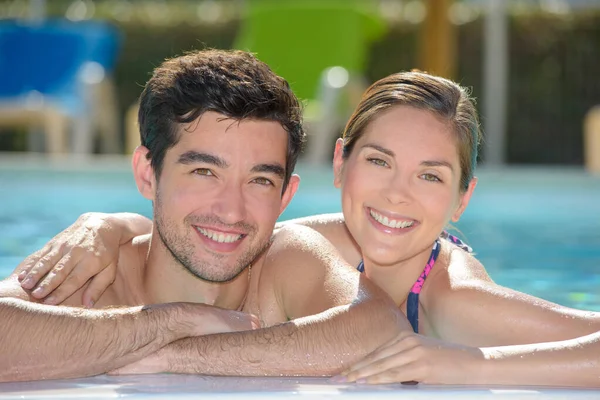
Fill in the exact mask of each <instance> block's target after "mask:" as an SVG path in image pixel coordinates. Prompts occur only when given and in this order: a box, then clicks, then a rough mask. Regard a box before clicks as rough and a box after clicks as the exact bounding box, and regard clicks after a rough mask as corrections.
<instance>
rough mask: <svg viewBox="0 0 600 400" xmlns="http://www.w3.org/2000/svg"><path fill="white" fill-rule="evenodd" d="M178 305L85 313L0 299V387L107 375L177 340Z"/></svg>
mask: <svg viewBox="0 0 600 400" xmlns="http://www.w3.org/2000/svg"><path fill="white" fill-rule="evenodd" d="M174 307H176V306H175V305H162V306H153V307H145V308H142V307H131V308H124V309H112V310H85V309H79V308H71V307H56V306H45V305H39V304H34V303H30V302H26V301H23V300H18V299H13V298H0V321H2V322H1V323H0V338H2V339H1V343H2V349H1V350H0V382H2V381H24V380H37V379H52V378H70V377H76V376H90V375H95V374H100V373H104V372H106V371H109V370H111V369H114V368H117V367H120V366H123V365H125V364H128V363H131V362H134V361H136V360H138V359H140V358H142V357H145V356H147V355H149V354H151V353H152V352H155V351H156V350H158V349H160V348H161V347H163V346H164V345H165V344H167V343H170V342H171V341H173V340H176V339H179V338H181V337H185V335H184V334H180V333H178V332H177V329H172V328H174V319H173V315H172V312H173V311H174V309H175V308H174Z"/></svg>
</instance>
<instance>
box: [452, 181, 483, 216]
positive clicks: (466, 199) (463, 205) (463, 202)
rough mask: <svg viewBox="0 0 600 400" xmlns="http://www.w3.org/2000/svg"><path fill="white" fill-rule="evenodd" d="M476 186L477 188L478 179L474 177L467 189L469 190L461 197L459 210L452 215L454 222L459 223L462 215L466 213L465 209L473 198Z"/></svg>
mask: <svg viewBox="0 0 600 400" xmlns="http://www.w3.org/2000/svg"><path fill="white" fill-rule="evenodd" d="M475 186H477V177H475V176H474V177H473V179H471V182H469V187H467V190H465V192H464V193H462V194H461V195H460V201H459V203H458V208H457V209H456V211H455V212H454V214H452V222H458V220H459V219H460V216H461V215H462V213H463V212H465V209H466V208H467V206H468V205H469V201H471V196H473V191H474V190H475Z"/></svg>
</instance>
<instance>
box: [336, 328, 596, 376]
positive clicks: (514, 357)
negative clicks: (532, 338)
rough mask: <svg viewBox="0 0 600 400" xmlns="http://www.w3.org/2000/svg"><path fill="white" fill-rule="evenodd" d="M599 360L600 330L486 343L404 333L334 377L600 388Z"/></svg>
mask: <svg viewBox="0 0 600 400" xmlns="http://www.w3.org/2000/svg"><path fill="white" fill-rule="evenodd" d="M599 360H600V332H595V333H593V334H590V335H586V336H583V337H580V338H577V339H570V340H564V341H558V342H550V343H536V344H526V345H516V346H503V347H484V348H476V347H470V346H463V345H455V344H452V343H448V342H443V341H440V340H436V339H432V338H428V337H425V336H422V335H417V334H414V333H411V332H402V333H400V334H399V335H398V337H397V338H395V339H394V340H392V341H390V342H388V343H387V344H385V345H383V346H381V347H380V348H379V349H377V350H376V351H374V352H373V353H371V354H369V355H368V356H367V357H365V358H364V359H363V360H361V361H360V362H358V363H356V364H355V365H353V366H352V367H351V368H349V369H348V370H346V371H344V372H343V373H342V374H341V375H339V376H337V377H334V378H333V380H334V381H337V382H354V381H361V382H365V383H372V384H375V383H393V382H409V381H413V382H421V383H429V384H451V385H515V386H517V385H518V386H529V385H540V386H581V387H600V363H599Z"/></svg>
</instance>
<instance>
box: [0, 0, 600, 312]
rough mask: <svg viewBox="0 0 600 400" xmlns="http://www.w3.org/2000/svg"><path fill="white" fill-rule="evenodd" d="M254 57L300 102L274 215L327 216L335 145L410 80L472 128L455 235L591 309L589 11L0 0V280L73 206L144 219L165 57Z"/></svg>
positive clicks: (442, 3)
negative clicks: (355, 112) (465, 107)
mask: <svg viewBox="0 0 600 400" xmlns="http://www.w3.org/2000/svg"><path fill="white" fill-rule="evenodd" d="M205 47H215V48H239V49H245V50H250V51H253V52H255V53H256V54H257V56H258V57H259V58H261V59H263V60H264V61H265V62H267V63H268V64H269V65H270V66H271V67H272V68H273V69H274V70H275V71H276V72H277V73H279V74H280V75H282V76H284V77H285V78H286V79H288V81H289V82H290V83H291V85H292V87H293V89H294V90H295V92H296V93H297V94H298V95H299V97H301V98H302V100H303V101H304V103H305V106H306V109H305V110H306V112H305V119H306V123H307V127H308V134H309V139H308V146H307V150H306V151H305V153H304V155H303V156H302V157H301V159H300V165H299V172H300V174H301V175H302V176H303V180H302V187H301V189H300V191H299V192H298V194H297V195H296V197H295V198H294V200H293V201H292V204H291V205H290V207H288V210H286V212H285V213H284V215H283V216H282V218H292V217H297V216H303V215H309V214H313V213H320V212H336V211H339V210H340V205H339V193H338V192H337V191H336V190H335V189H334V188H333V186H332V184H331V179H332V177H331V164H330V163H331V155H332V151H333V145H334V141H335V139H336V138H337V137H339V135H340V132H341V129H342V127H343V125H344V122H345V121H346V119H347V117H348V115H349V114H350V112H351V111H352V108H353V107H354V105H355V104H356V103H357V101H358V98H359V96H360V94H361V92H362V91H363V90H364V89H365V88H366V86H367V85H368V84H370V83H372V82H373V81H375V80H377V79H379V78H382V77H384V76H386V75H388V74H390V73H394V72H397V71H401V70H410V69H413V68H417V69H421V70H425V71H428V72H432V73H435V74H439V75H442V76H445V77H449V78H451V79H454V80H456V81H457V82H459V83H461V84H462V85H464V86H467V87H469V88H471V90H472V92H473V95H474V96H475V97H476V98H477V102H478V103H477V104H478V108H479V112H480V115H481V121H482V125H483V129H484V136H485V137H484V141H483V147H482V150H481V157H480V161H481V162H480V165H481V166H482V168H479V170H478V173H477V175H478V176H479V178H480V181H479V184H478V187H477V191H476V193H475V195H474V197H473V200H472V202H471V205H470V206H469V209H468V210H467V212H466V213H465V215H464V217H463V219H462V220H461V222H460V223H459V224H458V228H459V230H460V233H461V235H462V236H463V237H464V238H465V239H466V240H467V241H468V242H469V243H470V244H471V245H472V246H473V247H474V248H475V250H476V251H477V253H478V255H479V258H480V259H481V260H482V262H483V263H484V265H486V267H487V268H488V270H489V271H490V274H491V276H492V277H493V278H494V279H495V280H496V281H497V282H499V283H501V284H504V285H507V286H510V287H512V288H515V289H517V290H522V291H525V292H527V293H531V294H535V295H537V296H540V297H543V298H546V299H549V300H552V301H556V302H559V303H561V304H565V305H571V306H574V307H580V308H586V309H595V310H600V295H599V293H600V292H599V291H598V289H597V288H598V287H600V269H599V267H600V177H599V176H598V174H600V110H599V108H598V105H599V104H600V75H599V74H600V0H511V1H509V0H195V1H192V0H169V1H166V0H95V1H92V0H46V1H44V0H0V277H3V276H6V275H8V274H9V273H10V271H12V269H13V268H14V267H15V266H16V265H17V264H18V262H19V261H20V260H22V259H23V258H24V257H25V256H26V255H27V254H29V253H30V252H32V251H35V250H37V249H38V248H39V247H41V246H42V245H43V244H44V243H45V242H46V241H47V240H48V239H49V238H51V237H52V236H53V235H54V234H56V233H57V232H58V231H59V230H61V229H64V228H65V227H66V226H68V225H69V224H70V223H72V222H73V221H74V220H75V218H77V216H78V215H79V214H80V213H82V212H86V211H105V212H117V211H132V212H139V213H142V214H145V215H147V216H151V205H150V204H149V202H147V201H145V200H144V199H142V198H141V196H140V195H139V194H138V193H137V190H136V188H135V186H134V184H133V181H132V177H131V173H130V168H129V166H128V163H129V161H128V155H129V154H131V151H132V150H133V148H135V146H136V145H137V144H138V142H139V139H138V137H139V132H138V130H137V126H136V110H137V105H136V102H137V98H138V96H139V94H140V93H141V91H142V88H143V85H144V84H145V82H146V80H147V79H148V78H149V76H150V73H151V72H152V69H153V68H154V67H156V66H157V65H159V64H160V63H161V62H162V61H163V60H164V59H165V58H169V57H172V56H176V55H180V54H182V53H184V52H185V51H189V50H192V49H202V48H205Z"/></svg>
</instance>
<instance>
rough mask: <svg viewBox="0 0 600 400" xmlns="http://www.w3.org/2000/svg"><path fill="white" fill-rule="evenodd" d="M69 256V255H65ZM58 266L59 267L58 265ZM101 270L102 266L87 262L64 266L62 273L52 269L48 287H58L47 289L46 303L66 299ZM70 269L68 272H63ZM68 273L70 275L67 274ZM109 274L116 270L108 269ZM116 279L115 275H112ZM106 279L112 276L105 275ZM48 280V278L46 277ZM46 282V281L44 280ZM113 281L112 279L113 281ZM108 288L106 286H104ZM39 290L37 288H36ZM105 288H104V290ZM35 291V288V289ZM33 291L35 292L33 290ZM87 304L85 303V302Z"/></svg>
mask: <svg viewBox="0 0 600 400" xmlns="http://www.w3.org/2000/svg"><path fill="white" fill-rule="evenodd" d="M65 257H67V256H65ZM57 268H58V267H57ZM98 270H100V268H96V267H93V266H92V265H90V264H87V263H86V262H78V263H77V264H75V265H74V266H70V267H69V268H63V270H61V272H60V274H58V273H57V274H53V273H54V271H51V272H50V273H49V274H48V278H47V285H48V287H52V288H56V289H55V290H54V291H52V292H50V291H45V292H46V295H48V294H49V295H48V297H46V298H45V299H44V301H43V302H44V304H50V305H56V304H60V303H62V302H63V301H65V300H66V299H67V298H68V297H69V296H71V295H72V294H73V293H75V292H76V291H78V290H79V289H81V288H82V287H83V285H85V284H86V282H87V281H88V280H89V279H90V278H91V277H93V276H94V274H95V273H96V271H98ZM62 271H68V272H64V273H63V272H62ZM104 271H105V268H102V269H101V272H104ZM67 273H68V275H67ZM108 273H109V274H114V271H112V270H110V269H109V270H108ZM112 278H113V279H114V276H112ZM103 279H104V280H106V279H111V277H108V278H107V277H104V278H103ZM44 281H46V279H44ZM43 283H45V282H43ZM111 283H112V281H111ZM101 285H102V281H101V282H99V283H98V284H97V285H95V288H96V289H95V290H96V291H97V290H98V287H99V286H101ZM104 289H106V287H105V288H104ZM36 290H37V289H36ZM103 291H104V290H102V292H103ZM34 292H35V290H34ZM32 293H33V292H32ZM84 305H85V303H84Z"/></svg>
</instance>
